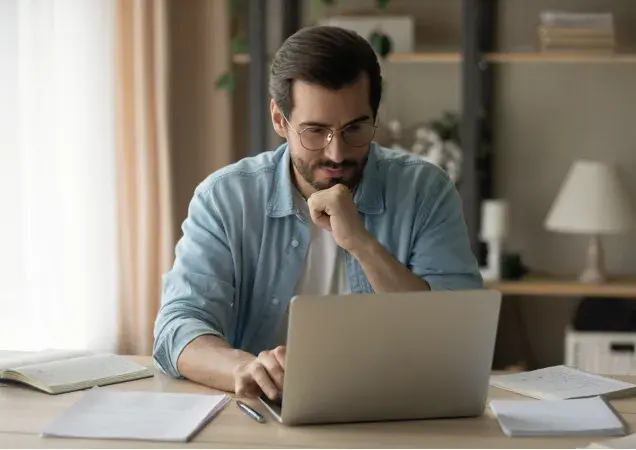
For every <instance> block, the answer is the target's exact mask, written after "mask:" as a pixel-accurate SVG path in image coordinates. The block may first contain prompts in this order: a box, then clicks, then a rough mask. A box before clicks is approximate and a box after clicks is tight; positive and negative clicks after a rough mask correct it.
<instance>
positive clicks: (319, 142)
mask: <svg viewBox="0 0 636 450" xmlns="http://www.w3.org/2000/svg"><path fill="white" fill-rule="evenodd" d="M330 135H331V130H330V129H328V128H322V127H310V128H305V129H304V130H303V131H302V132H301V133H300V143H301V144H302V145H303V147H305V148H306V149H307V150H320V149H322V148H325V147H326V146H327V144H328V143H329V136H330Z"/></svg>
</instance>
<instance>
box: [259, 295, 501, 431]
mask: <svg viewBox="0 0 636 450" xmlns="http://www.w3.org/2000/svg"><path fill="white" fill-rule="evenodd" d="M500 305H501V294H500V293H499V292H496V291H490V290H473V291H433V292H409V293H396V294H350V295H343V296H337V295H334V296H297V297H294V298H293V299H292V301H291V304H290V311H289V326H288V334H287V355H286V361H285V379H284V383H283V395H282V398H281V399H280V400H279V401H277V402H272V401H270V400H269V399H267V397H266V396H264V395H263V396H262V397H261V402H263V404H264V405H265V406H266V407H267V409H268V410H269V412H270V413H271V414H272V415H273V416H274V417H275V418H276V420H278V421H279V422H281V423H283V424H287V425H302V424H326V423H345V422H369V421H388V420H414V419H433V418H454V417H475V416H479V415H482V414H483V413H484V410H485V406H486V399H487V395H488V384H489V378H490V374H491V370H492V361H493V354H494V347H495V338H496V335H497V324H498V320H499V309H500Z"/></svg>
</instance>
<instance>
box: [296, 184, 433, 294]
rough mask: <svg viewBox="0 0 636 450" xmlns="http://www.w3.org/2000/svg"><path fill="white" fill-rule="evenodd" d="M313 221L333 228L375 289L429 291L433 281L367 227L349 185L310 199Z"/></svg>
mask: <svg viewBox="0 0 636 450" xmlns="http://www.w3.org/2000/svg"><path fill="white" fill-rule="evenodd" d="M307 205H308V206H309V213H310V214H311V219H312V220H313V222H314V223H315V224H316V225H318V226H319V227H321V228H324V229H325V230H329V231H331V234H332V235H333V238H334V240H335V241H336V243H337V244H338V245H339V246H340V247H342V248H344V249H345V250H347V251H348V252H349V253H351V255H352V256H353V257H354V258H355V259H357V260H358V262H359V263H360V266H361V267H362V270H363V271H364V273H365V275H366V276H367V278H368V279H369V283H371V287H372V288H373V291H374V292H376V293H381V292H404V291H428V290H430V286H429V284H428V283H427V282H426V281H424V280H423V279H421V278H419V277H418V276H417V275H415V274H413V273H412V272H411V271H410V270H409V269H408V268H407V267H406V266H404V265H403V264H402V263H400V262H399V261H398V260H396V259H395V258H394V257H393V256H392V255H391V254H390V253H389V252H388V251H386V249H385V248H384V247H383V246H382V245H381V244H380V243H379V242H378V241H377V240H376V239H375V238H374V237H373V236H372V235H371V234H370V233H369V232H368V231H367V230H366V228H365V227H364V222H363V221H362V219H361V218H360V216H359V215H358V209H357V208H356V205H355V203H354V202H353V195H352V194H351V191H350V190H349V188H347V187H346V186H344V185H342V184H337V185H336V186H333V187H331V188H329V189H325V190H323V191H318V192H316V193H314V194H312V195H311V197H309V199H308V200H307Z"/></svg>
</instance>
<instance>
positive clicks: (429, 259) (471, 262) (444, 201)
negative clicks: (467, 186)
mask: <svg viewBox="0 0 636 450" xmlns="http://www.w3.org/2000/svg"><path fill="white" fill-rule="evenodd" d="M436 172H437V174H436V176H435V177H434V178H433V180H432V182H430V184H428V186H426V189H427V190H429V189H430V190H429V191H428V192H429V193H430V195H427V197H426V198H427V200H426V201H425V202H423V204H422V208H421V210H420V214H419V216H418V220H417V221H416V223H417V226H418V227H419V230H418V231H417V232H416V235H415V240H414V244H413V247H412V252H411V255H410V264H409V266H410V269H411V271H412V272H413V273H415V274H416V275H418V276H419V277H421V278H422V279H424V280H425V281H426V282H427V283H428V284H429V286H430V287H431V289H432V290H469V289H481V288H482V287H483V280H482V277H481V274H480V272H479V267H478V265H477V260H476V258H475V256H474V255H473V252H472V249H471V248H470V241H469V238H468V232H467V229H466V223H465V221H464V216H463V211H462V202H461V198H460V196H459V193H458V192H457V189H456V188H455V185H454V183H453V182H452V180H451V179H450V178H449V177H448V175H447V174H446V172H443V171H441V170H439V171H436Z"/></svg>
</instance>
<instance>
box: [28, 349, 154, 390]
mask: <svg viewBox="0 0 636 450" xmlns="http://www.w3.org/2000/svg"><path fill="white" fill-rule="evenodd" d="M18 369H19V370H18V371H19V372H20V373H21V374H23V375H24V376H26V377H28V378H31V379H33V380H37V381H39V382H40V383H41V384H43V385H45V386H50V387H53V386H66V385H71V384H75V383H80V382H83V381H96V380H100V379H104V378H118V377H120V376H123V375H128V374H132V373H136V372H143V371H148V372H150V371H149V370H148V369H147V368H146V367H144V366H142V365H139V364H137V363H135V362H133V361H130V360H128V359H126V358H123V357H121V356H117V355H111V354H103V355H92V356H83V357H78V358H71V359H65V360H61V361H51V362H47V363H43V364H36V365H29V366H22V367H19V368H18Z"/></svg>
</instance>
